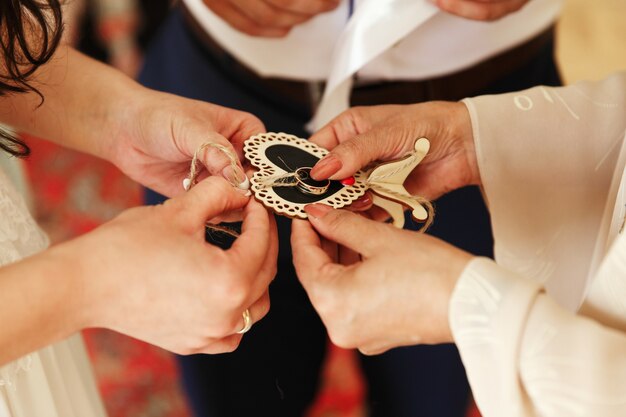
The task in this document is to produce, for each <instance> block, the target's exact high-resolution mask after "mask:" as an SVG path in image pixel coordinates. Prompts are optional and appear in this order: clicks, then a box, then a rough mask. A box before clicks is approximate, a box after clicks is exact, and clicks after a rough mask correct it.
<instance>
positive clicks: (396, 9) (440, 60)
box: [183, 0, 562, 128]
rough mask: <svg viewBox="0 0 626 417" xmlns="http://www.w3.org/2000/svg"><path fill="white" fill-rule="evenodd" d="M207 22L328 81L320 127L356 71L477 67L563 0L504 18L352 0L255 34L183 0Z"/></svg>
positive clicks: (384, 74) (287, 66)
mask: <svg viewBox="0 0 626 417" xmlns="http://www.w3.org/2000/svg"><path fill="white" fill-rule="evenodd" d="M183 1H184V2H185V4H186V5H187V7H188V8H189V9H190V11H191V13H193V15H194V16H195V18H196V19H197V20H198V21H199V22H200V24H201V25H202V26H203V27H204V28H205V30H206V31H207V32H208V33H209V34H210V35H211V36H212V37H213V38H214V39H215V40H216V41H217V42H218V43H219V44H220V45H221V46H222V47H223V48H224V49H225V50H227V51H228V52H229V53H230V54H231V55H233V56H234V57H236V58H237V59H238V60H239V61H240V62H242V63H243V64H245V65H247V66H248V67H250V68H251V69H253V70H255V71H256V72H257V73H258V74H259V75H261V76H266V77H281V78H287V79H295V80H303V81H327V88H326V91H325V92H324V99H323V100H322V103H321V104H320V107H319V109H318V114H317V115H316V118H315V120H314V123H313V126H312V127H313V128H317V127H320V126H321V125H322V124H324V123H325V122H327V121H328V120H330V119H331V118H333V117H334V116H336V115H337V114H338V113H339V112H341V111H342V110H345V109H346V108H347V107H348V96H349V91H350V89H351V86H352V84H351V82H352V76H353V75H355V74H356V75H358V77H359V79H360V80H364V81H365V82H371V81H381V80H421V79H428V78H433V77H437V76H442V75H446V74H450V73H453V72H456V71H459V70H462V69H465V68H467V67H470V66H472V65H474V64H476V63H478V62H480V61H482V60H484V59H486V58H489V57H491V56H493V55H496V54H498V53H499V52H502V51H504V50H506V49H509V48H511V47H514V46H517V45H518V44H521V43H523V42H524V41H526V40H528V39H530V38H532V37H533V36H535V35H537V34H538V33H540V32H541V31H542V30H544V29H546V28H547V27H548V26H549V25H551V24H553V22H554V21H555V19H556V18H557V16H558V14H559V12H560V9H561V5H562V0H530V1H529V3H528V4H527V5H526V6H525V7H524V8H522V10H520V11H518V12H516V13H513V14H510V15H508V16H506V17H505V18H503V19H500V20H498V21H496V22H479V21H473V20H468V19H463V18H460V17H457V16H454V15H450V14H448V13H444V12H442V11H440V10H439V9H437V8H436V7H435V6H433V5H432V4H431V3H430V2H428V1H427V0H355V2H354V3H355V5H354V13H353V14H352V16H350V15H349V11H348V10H349V6H348V1H347V0H344V1H342V2H341V4H340V6H339V7H338V8H337V9H335V10H334V11H332V12H328V13H324V14H321V15H318V16H316V17H314V18H313V19H311V20H310V21H308V22H306V23H304V24H302V25H299V26H296V27H295V28H294V29H293V30H292V31H291V32H290V33H289V35H287V36H286V37H285V38H281V39H269V38H261V37H253V36H248V35H246V34H244V33H242V32H239V31H238V30H236V29H234V28H232V27H231V26H229V25H228V23H226V22H225V21H224V20H222V19H221V18H220V17H219V16H217V15H215V14H214V13H213V12H212V11H211V10H210V9H209V8H208V7H206V6H205V5H204V4H203V2H202V0H183Z"/></svg>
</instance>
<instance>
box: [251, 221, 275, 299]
mask: <svg viewBox="0 0 626 417" xmlns="http://www.w3.org/2000/svg"><path fill="white" fill-rule="evenodd" d="M269 221H270V233H269V249H268V251H267V256H266V257H265V262H264V263H263V266H262V267H261V269H260V270H259V275H258V277H257V279H255V281H254V282H255V284H258V287H259V288H262V289H265V288H267V287H268V286H269V284H270V283H271V282H272V280H274V278H275V277H276V269H277V265H278V231H277V229H276V218H275V217H274V215H273V214H271V213H270V214H269Z"/></svg>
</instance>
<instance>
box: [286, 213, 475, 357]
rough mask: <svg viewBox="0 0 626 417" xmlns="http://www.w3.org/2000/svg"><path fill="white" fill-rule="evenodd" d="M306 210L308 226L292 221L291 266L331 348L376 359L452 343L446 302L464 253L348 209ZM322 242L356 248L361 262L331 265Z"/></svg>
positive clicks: (463, 262) (466, 256)
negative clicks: (394, 350) (355, 350)
mask: <svg viewBox="0 0 626 417" xmlns="http://www.w3.org/2000/svg"><path fill="white" fill-rule="evenodd" d="M306 211H307V213H308V214H309V220H310V223H309V222H307V221H303V220H296V221H294V222H293V226H292V237H291V244H292V247H293V261H294V265H295V268H296V272H297V274H298V277H299V279H300V281H301V282H302V285H303V286H304V288H305V290H306V291H307V294H308V295H309V298H310V299H311V302H312V303H313V306H314V307H315V309H316V310H317V312H318V313H319V315H320V317H321V318H322V321H323V322H324V324H325V325H326V327H327V329H328V335H329V336H330V338H331V340H332V341H333V343H335V344H336V345H338V346H341V347H344V348H353V347H356V348H358V349H359V350H360V351H361V352H363V353H364V354H377V353H381V352H383V351H385V350H388V349H391V348H393V347H396V346H405V345H414V344H418V343H429V344H430V343H443V342H450V341H452V335H451V332H450V328H449V324H448V304H449V299H450V295H451V293H452V290H453V289H454V286H455V284H456V281H457V279H458V277H459V276H460V274H461V272H462V271H463V269H464V268H465V266H466V265H467V263H468V262H469V261H470V259H471V255H469V254H468V253H466V252H463V251H461V250H459V249H457V248H455V247H453V246H450V245H448V244H447V243H445V242H443V241H440V240H438V239H436V238H434V237H431V236H428V235H423V234H417V233H414V232H409V231H405V230H398V229H395V228H394V227H393V226H391V225H388V224H383V223H378V222H374V221H372V220H367V219H365V218H363V217H362V216H359V215H357V214H355V213H351V212H349V211H345V210H332V209H331V208H330V207H327V206H323V205H313V206H308V207H307V208H306ZM314 228H315V230H317V231H318V232H319V233H320V234H321V235H322V237H323V238H322V239H320V238H319V237H318V235H317V234H316V233H315V230H314ZM324 238H325V239H329V240H332V241H335V242H337V243H339V244H341V245H344V246H347V247H348V248H350V249H353V250H355V251H357V252H358V253H360V254H361V257H362V260H361V261H358V262H356V263H353V264H352V265H349V266H345V265H339V264H336V263H334V262H333V260H332V258H331V256H329V254H328V253H327V252H326V251H325V250H324V248H327V247H328V244H327V243H324V242H325V239H324Z"/></svg>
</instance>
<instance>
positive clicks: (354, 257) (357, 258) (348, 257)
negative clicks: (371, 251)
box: [339, 246, 361, 266]
mask: <svg viewBox="0 0 626 417" xmlns="http://www.w3.org/2000/svg"><path fill="white" fill-rule="evenodd" d="M357 262H361V255H359V254H358V253H357V252H355V251H353V250H352V249H349V248H347V247H345V246H339V263H340V264H341V265H345V266H348V265H354V264H355V263H357Z"/></svg>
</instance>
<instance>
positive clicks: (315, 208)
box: [304, 204, 333, 219]
mask: <svg viewBox="0 0 626 417" xmlns="http://www.w3.org/2000/svg"><path fill="white" fill-rule="evenodd" d="M332 209H333V208H332V207H330V206H326V205H324V204H309V205H306V206H304V211H306V214H308V215H309V216H311V217H313V218H314V219H321V218H322V217H324V216H326V215H327V214H328V213H329V212H330V211H331V210H332Z"/></svg>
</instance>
